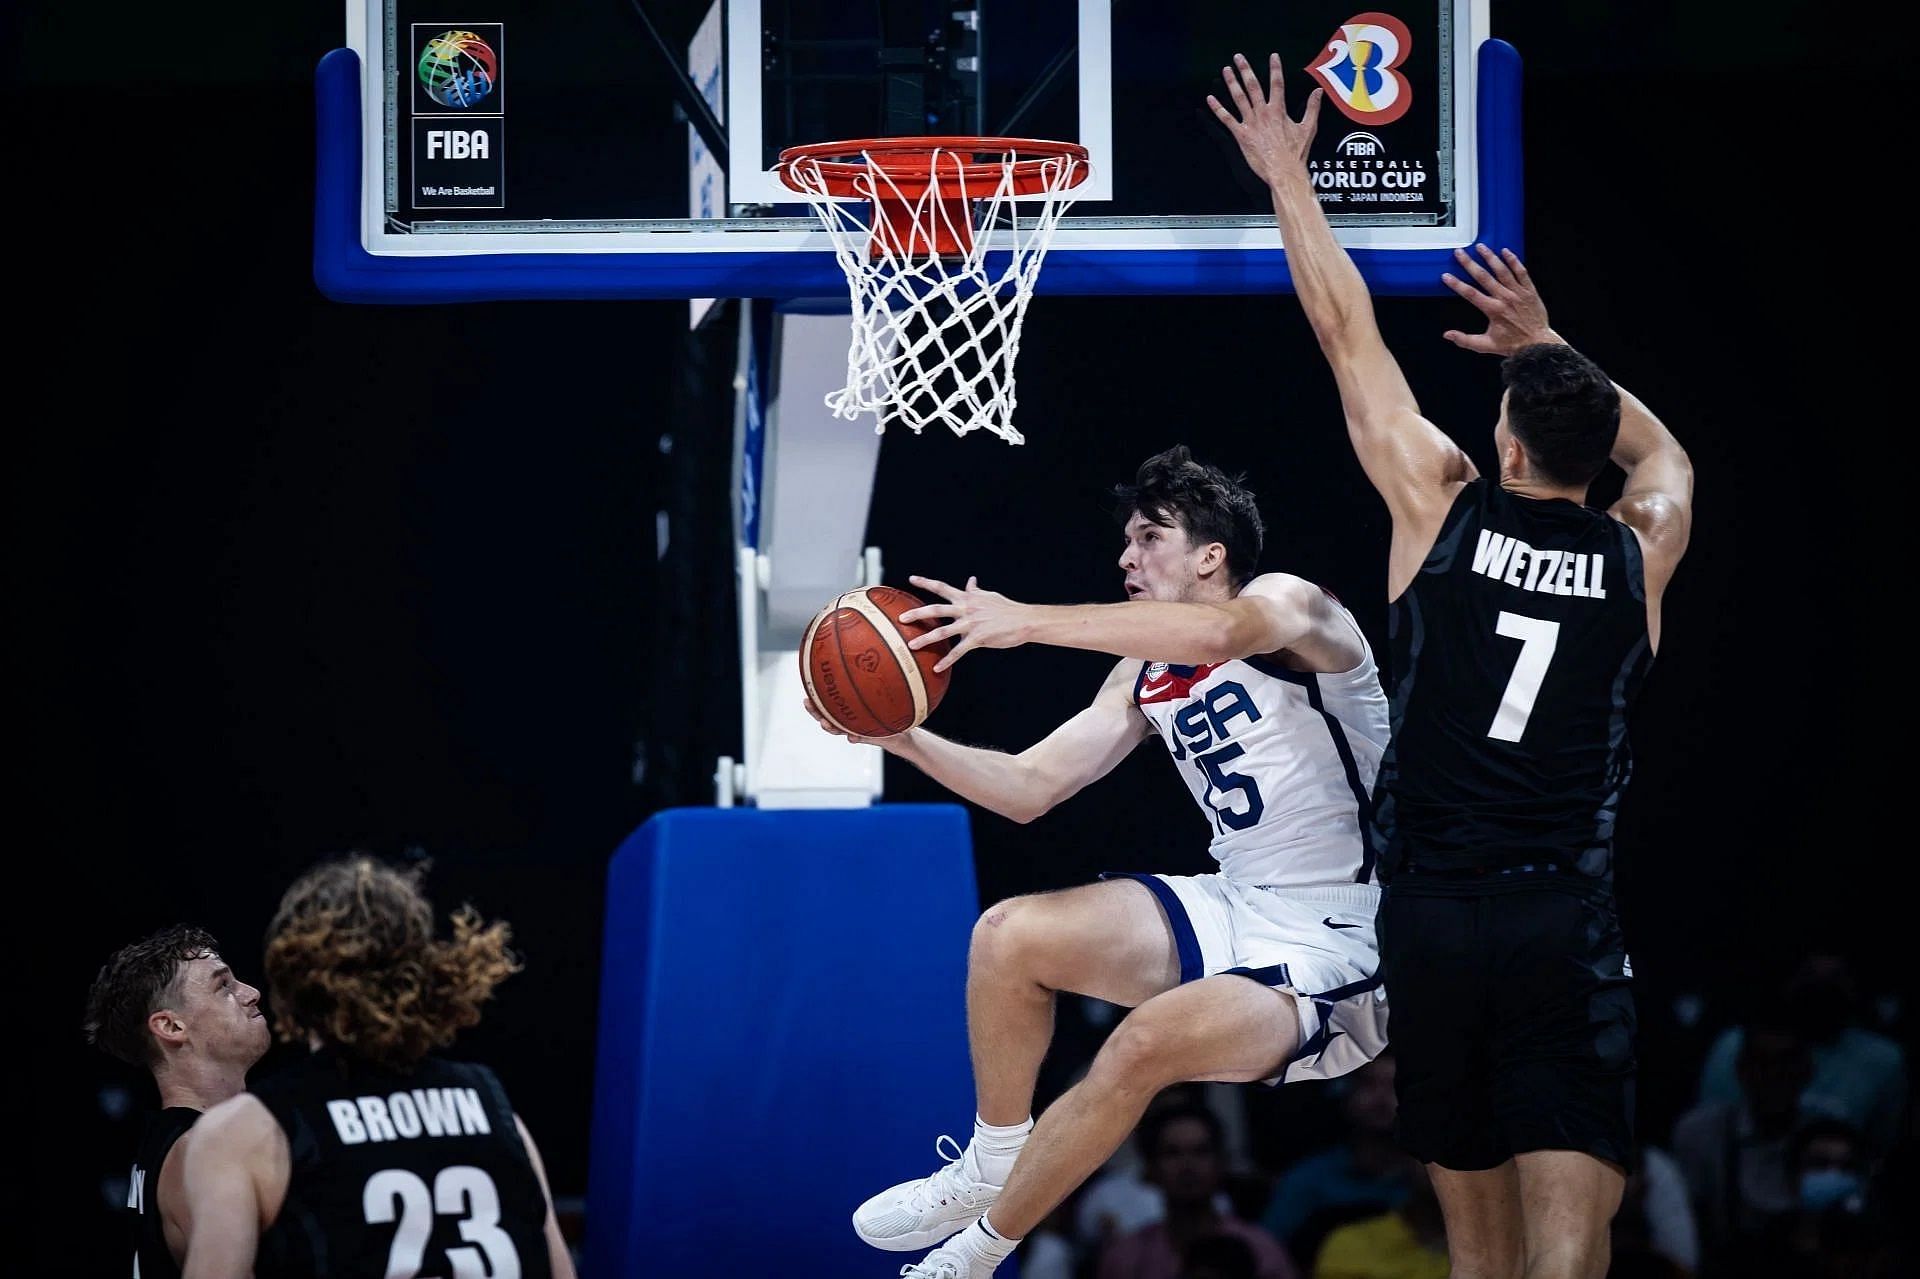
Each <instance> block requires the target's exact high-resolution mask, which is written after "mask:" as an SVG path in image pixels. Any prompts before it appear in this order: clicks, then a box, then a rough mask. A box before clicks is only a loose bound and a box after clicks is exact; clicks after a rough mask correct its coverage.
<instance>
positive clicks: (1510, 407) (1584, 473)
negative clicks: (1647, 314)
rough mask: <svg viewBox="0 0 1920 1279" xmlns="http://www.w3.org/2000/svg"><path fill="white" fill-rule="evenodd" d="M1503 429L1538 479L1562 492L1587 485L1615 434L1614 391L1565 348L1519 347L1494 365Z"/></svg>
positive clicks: (1548, 344)
mask: <svg viewBox="0 0 1920 1279" xmlns="http://www.w3.org/2000/svg"><path fill="white" fill-rule="evenodd" d="M1500 381H1501V384H1502V385H1504V386H1505V387H1506V388H1507V429H1508V430H1510V431H1512V432H1513V435H1514V438H1515V439H1517V440H1519V441H1520V447H1521V448H1524V449H1525V450H1526V451H1527V460H1528V461H1530V462H1532V463H1533V466H1534V469H1535V470H1537V471H1539V472H1540V474H1541V476H1542V477H1544V478H1545V479H1548V480H1550V481H1552V482H1553V483H1555V484H1560V485H1564V486H1566V487H1568V488H1582V487H1585V486H1586V485H1588V484H1591V483H1593V477H1594V476H1596V475H1598V474H1600V468H1601V467H1603V466H1605V465H1606V464H1607V458H1608V457H1609V456H1610V455H1611V454H1612V453H1613V441H1614V437H1615V436H1617V435H1618V434H1619V433H1620V392H1619V390H1618V389H1617V388H1615V386H1614V385H1613V381H1612V379H1610V378H1608V377H1607V375H1606V374H1605V373H1602V372H1601V371H1600V366H1599V365H1597V364H1595V363H1594V362H1593V361H1592V360H1589V359H1588V358H1587V357H1586V356H1584V355H1582V354H1580V352H1578V351H1576V350H1574V349H1573V348H1572V347H1570V346H1561V345H1560V344H1559V343H1557V342H1541V343H1536V344H1535V345H1532V346H1523V347H1521V348H1520V349H1519V350H1517V351H1515V352H1514V353H1513V354H1512V355H1509V356H1508V357H1507V358H1506V359H1505V360H1502V361H1501V362H1500Z"/></svg>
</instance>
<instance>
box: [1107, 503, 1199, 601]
mask: <svg viewBox="0 0 1920 1279" xmlns="http://www.w3.org/2000/svg"><path fill="white" fill-rule="evenodd" d="M1126 535H1127V546H1126V549H1125V550H1124V551H1122V552H1121V553H1120V570H1121V572H1123V573H1125V574H1126V575H1127V578H1126V592H1127V598H1128V599H1130V600H1161V601H1164V602H1166V603H1176V604H1177V603H1181V602H1183V601H1186V600H1189V599H1191V598H1192V597H1193V594H1194V587H1195V586H1196V585H1197V584H1198V583H1199V580H1200V573H1199V569H1198V565H1199V561H1200V557H1201V555H1202V554H1203V553H1204V548H1201V549H1199V550H1196V549H1195V548H1194V547H1193V546H1192V545H1190V544H1189V543H1188V541H1187V533H1186V530H1185V529H1183V528H1180V527H1178V526H1175V527H1172V528H1169V527H1168V526H1166V525H1165V524H1155V523H1154V522H1153V521H1152V520H1150V519H1148V518H1147V517H1146V516H1144V515H1141V514H1140V513H1139V512H1137V511H1136V512H1135V513H1134V516H1133V518H1132V519H1130V520H1128V521H1127V529H1126Z"/></svg>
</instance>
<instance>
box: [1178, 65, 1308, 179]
mask: <svg viewBox="0 0 1920 1279" xmlns="http://www.w3.org/2000/svg"><path fill="white" fill-rule="evenodd" d="M1220 77H1221V78H1222V79H1223V80H1225V81H1226V82H1227V94H1228V96H1229V97H1231V98H1232V99H1233V107H1234V109H1233V110H1231V111H1229V110H1228V109H1227V108H1226V107H1224V106H1222V105H1221V103H1220V99H1218V98H1216V97H1213V96H1211V95H1209V96H1208V98H1207V105H1208V106H1209V107H1212V108H1213V113H1214V115H1216V116H1218V117H1219V118H1220V123H1222V124H1224V125H1226V126H1227V131H1228V132H1229V133H1231V134H1233V140H1234V141H1235V142H1238V143H1239V144H1240V154H1242V155H1244V156H1246V157H1247V165H1248V166H1249V167H1250V168H1252V170H1253V172H1254V176H1255V177H1257V178H1259V179H1260V180H1261V181H1262V182H1266V183H1269V184H1271V183H1272V182H1273V180H1274V179H1275V178H1276V177H1278V176H1279V175H1280V174H1282V173H1286V172H1290V171H1292V170H1295V169H1297V170H1299V171H1300V172H1301V173H1305V172H1306V167H1307V148H1308V147H1310V146H1312V145H1313V135H1314V131H1315V130H1316V129H1318V128H1319V127H1320V99H1321V98H1322V97H1324V96H1325V94H1324V92H1323V91H1322V90H1320V89H1315V90H1314V91H1313V92H1312V93H1311V94H1309V95H1308V96H1307V107H1306V110H1304V111H1302V112H1301V113H1300V118H1299V119H1298V120H1295V119H1293V118H1292V117H1290V116H1288V115H1287V94H1286V81H1285V80H1284V78H1283V77H1282V76H1281V74H1280V55H1279V54H1277V53H1275V54H1270V55H1268V58H1267V80H1268V84H1269V88H1268V89H1267V90H1266V91H1262V89H1261V87H1260V79H1259V77H1258V76H1256V75H1254V73H1253V68H1252V67H1251V66H1249V65H1247V60H1246V58H1245V57H1243V56H1242V55H1240V54H1238V53H1236V54H1234V55H1233V65H1232V66H1230V67H1221V68H1220Z"/></svg>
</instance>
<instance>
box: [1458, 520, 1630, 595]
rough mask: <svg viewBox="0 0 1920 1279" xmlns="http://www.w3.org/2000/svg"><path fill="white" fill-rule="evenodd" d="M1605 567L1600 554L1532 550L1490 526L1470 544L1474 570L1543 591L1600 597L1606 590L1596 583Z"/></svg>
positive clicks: (1516, 539) (1603, 558)
mask: <svg viewBox="0 0 1920 1279" xmlns="http://www.w3.org/2000/svg"><path fill="white" fill-rule="evenodd" d="M1606 567H1607V560H1606V557H1605V556H1604V555H1574V554H1569V553H1568V552H1566V551H1536V550H1534V549H1533V548H1532V547H1531V546H1528V545H1527V544H1526V543H1525V542H1523V541H1521V540H1520V539H1519V538H1517V537H1504V536H1502V535H1501V534H1499V533H1496V532H1494V531H1493V530H1492V529H1490V528H1483V529H1481V530H1480V545H1478V546H1476V547H1474V548H1473V571H1474V572H1476V573H1484V574H1485V575H1486V576H1488V577H1491V578H1493V579H1494V580H1495V581H1499V582H1505V583H1506V584H1507V585H1508V586H1518V587H1519V588H1520V589H1522V590H1526V591H1541V592H1543V593H1545V594H1547V595H1580V596H1584V597H1586V598H1588V599H1596V600H1603V599H1605V598H1607V591H1606V588H1605V587H1603V586H1601V585H1600V576H1601V574H1602V573H1603V572H1605V571H1606Z"/></svg>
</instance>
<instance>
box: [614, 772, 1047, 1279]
mask: <svg viewBox="0 0 1920 1279" xmlns="http://www.w3.org/2000/svg"><path fill="white" fill-rule="evenodd" d="M976 891H977V890H976V888H975V886H974V878H973V849H972V841H971V839H970V838H969V835H968V830H967V817H966V812H965V810H964V809H962V808H959V807H957V806H953V805H944V804H942V805H906V804H902V805H882V806H880V807H877V808H871V809H852V810H844V809H841V810H829V811H785V812H760V811H758V810H754V809H681V810H673V811H669V812H664V813H660V814H658V815H657V816H655V817H653V818H652V819H651V820H649V821H648V822H647V823H646V824H645V825H644V826H642V827H641V828H640V829H639V830H638V831H636V832H634V834H633V835H632V836H631V837H629V838H628V840H627V841H626V843H625V844H623V845H622V846H621V847H620V849H619V851H618V852H617V853H616V854H615V855H614V858H613V862H612V864H611V866H610V867H609V869H608V874H607V913H606V940H605V945H604V951H603V954H604V962H603V966H602V972H601V986H600V1030H599V1041H598V1045H597V1064H596V1069H595V1085H594V1106H593V1141H592V1166H591V1171H590V1175H589V1187H588V1198H587V1218H586V1228H587V1248H586V1254H587V1255H586V1258H585V1263H586V1265H585V1273H586V1274H588V1275H593V1276H598V1277H600V1279H614V1277H615V1276H628V1275H634V1276H640V1275H647V1276H682V1275H684V1276H709V1275H711V1276H731V1275H748V1274H761V1273H770V1272H771V1270H781V1271H783V1272H786V1271H788V1270H789V1268H790V1267H792V1266H794V1265H797V1264H804V1265H805V1267H806V1273H808V1274H820V1275H835V1276H842V1275H844V1276H861V1275H872V1276H875V1277H876V1279H877V1277H878V1276H881V1275H896V1274H898V1273H899V1269H900V1266H901V1265H902V1264H903V1263H904V1262H906V1261H912V1260H917V1259H918V1254H911V1255H910V1254H904V1253H901V1254H895V1253H882V1252H877V1251H875V1250H874V1249H872V1248H869V1247H868V1246H867V1245H865V1244H863V1243H861V1242H860V1240H859V1239H858V1238H857V1237H856V1236H855V1235H854V1233H853V1227H852V1225H851V1224H850V1223H849V1220H848V1219H849V1217H850V1216H851V1215H852V1213H853V1210H854V1208H855V1207H857V1206H858V1205H859V1204H860V1202H861V1201H862V1200H863V1199H865V1198H867V1196H869V1195H872V1194H874V1193H875V1192H877V1191H879V1190H882V1189H884V1188H886V1187H887V1186H889V1185H892V1184H893V1183H894V1182H896V1181H903V1180H906V1179H907V1178H910V1177H914V1176H923V1175H925V1174H926V1173H929V1172H931V1171H933V1170H934V1168H935V1167H937V1166H938V1164H937V1162H936V1160H935V1157H934V1152H933V1141H934V1138H935V1137H936V1136H938V1135H939V1134H940V1133H942V1132H950V1133H952V1134H954V1135H955V1136H956V1137H957V1138H958V1139H959V1140H961V1141H963V1142H964V1141H965V1140H966V1138H967V1136H968V1134H969V1133H970V1132H971V1131H972V1128H971V1125H972V1120H973V1082H972V1073H971V1068H970V1066H969V1062H968V1057H967V1042H966V1006H965V989H966V956H967V945H968V938H969V936H970V934H971V931H972V927H973V922H974V919H975V918H976V916H977V915H978V913H979V912H978V901H977V897H976ZM1011 1270H1012V1268H1011V1267H1007V1268H1005V1271H1004V1273H1009V1274H1010V1273H1011ZM794 1273H798V1272H794Z"/></svg>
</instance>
